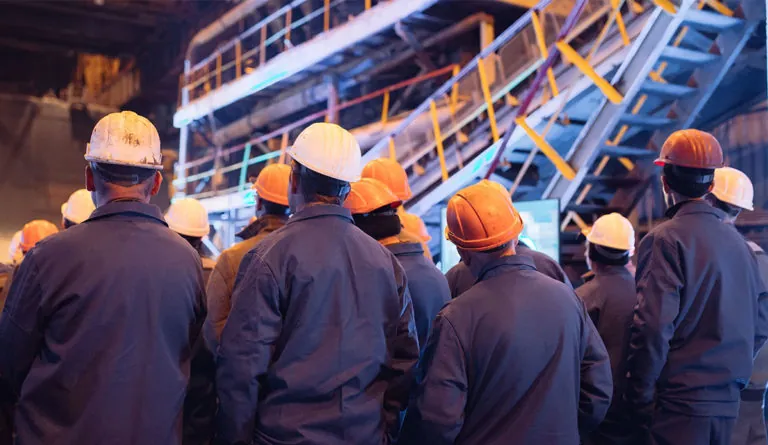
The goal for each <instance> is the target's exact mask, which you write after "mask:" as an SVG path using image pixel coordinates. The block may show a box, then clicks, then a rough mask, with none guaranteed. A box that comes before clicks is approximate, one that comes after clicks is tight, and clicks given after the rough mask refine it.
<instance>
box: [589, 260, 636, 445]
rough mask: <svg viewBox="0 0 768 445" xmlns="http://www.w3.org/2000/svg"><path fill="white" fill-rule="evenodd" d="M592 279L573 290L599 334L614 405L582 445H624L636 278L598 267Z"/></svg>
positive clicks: (621, 269)
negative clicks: (623, 399)
mask: <svg viewBox="0 0 768 445" xmlns="http://www.w3.org/2000/svg"><path fill="white" fill-rule="evenodd" d="M601 267H602V269H600V270H598V271H597V272H596V274H595V276H594V278H593V279H592V280H590V281H589V282H587V283H586V284H584V285H583V286H581V287H579V288H578V289H576V295H578V296H579V298H581V299H582V301H584V305H585V306H586V308H587V312H588V313H589V316H590V318H591V319H592V322H593V323H594V324H595V327H596V328H597V332H598V333H599V334H600V338H602V340H603V343H604V344H605V349H606V351H608V357H609V358H610V361H611V374H612V376H613V404H612V405H611V409H610V410H609V411H608V414H607V415H606V418H605V421H604V422H603V423H602V424H601V425H600V427H599V428H598V430H597V431H595V432H593V433H592V435H591V436H590V441H588V442H587V441H585V443H589V444H591V443H595V444H601V443H615V444H619V443H623V442H620V441H621V440H627V439H628V437H627V433H626V427H625V425H624V424H623V423H622V420H623V419H622V416H623V413H621V412H620V410H619V406H620V403H621V397H622V395H623V394H624V388H625V385H626V360H627V349H628V343H629V328H630V326H631V324H632V314H633V310H634V307H635V302H636V301H637V293H636V291H635V278H634V277H633V276H632V273H631V272H630V271H629V270H628V269H627V268H626V267H625V266H601Z"/></svg>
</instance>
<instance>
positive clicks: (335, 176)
mask: <svg viewBox="0 0 768 445" xmlns="http://www.w3.org/2000/svg"><path fill="white" fill-rule="evenodd" d="M287 152H288V155H289V156H290V157H291V159H293V160H294V161H296V162H298V163H299V164H301V165H303V166H304V167H306V168H308V169H310V170H312V171H313V172H315V173H320V174H321V175H323V176H327V177H329V178H333V179H336V180H339V181H345V182H357V181H359V180H360V177H361V173H358V174H357V175H355V176H352V175H350V176H344V175H340V174H336V173H331V172H329V171H327V170H325V169H321V168H317V167H316V166H313V165H311V163H307V162H305V161H304V159H302V157H301V156H300V155H298V156H297V155H296V152H294V151H293V147H291V148H289V149H288V150H287Z"/></svg>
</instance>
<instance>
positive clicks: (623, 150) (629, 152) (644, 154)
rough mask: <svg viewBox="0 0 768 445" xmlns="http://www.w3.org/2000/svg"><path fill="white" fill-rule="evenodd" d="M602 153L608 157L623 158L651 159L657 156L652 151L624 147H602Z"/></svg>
mask: <svg viewBox="0 0 768 445" xmlns="http://www.w3.org/2000/svg"><path fill="white" fill-rule="evenodd" d="M602 153H603V154H606V155H609V156H614V157H616V156H623V157H627V158H651V157H654V156H657V153H656V152H655V151H653V150H648V149H647V148H639V147H629V146H626V145H604V146H603V147H602Z"/></svg>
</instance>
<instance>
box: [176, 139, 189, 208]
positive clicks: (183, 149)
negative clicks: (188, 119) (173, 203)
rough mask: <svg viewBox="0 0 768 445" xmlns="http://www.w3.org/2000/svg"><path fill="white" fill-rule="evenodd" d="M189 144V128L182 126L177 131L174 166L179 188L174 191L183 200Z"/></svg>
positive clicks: (185, 192) (185, 188) (185, 190)
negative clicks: (177, 152)
mask: <svg viewBox="0 0 768 445" xmlns="http://www.w3.org/2000/svg"><path fill="white" fill-rule="evenodd" d="M188 143H189V126H188V125H184V126H183V127H181V128H180V129H179V161H178V163H177V164H176V182H177V183H178V184H180V187H179V188H177V189H176V196H177V197H179V198H183V197H184V196H185V195H186V194H187V144H188Z"/></svg>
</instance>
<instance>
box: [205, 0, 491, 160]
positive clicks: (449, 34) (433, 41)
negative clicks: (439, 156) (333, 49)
mask: <svg viewBox="0 0 768 445" xmlns="http://www.w3.org/2000/svg"><path fill="white" fill-rule="evenodd" d="M482 23H493V17H492V16H490V15H488V14H486V13H484V12H479V13H476V14H472V15H471V16H469V17H466V18H464V19H463V20H461V21H460V22H458V23H456V24H455V25H452V26H451V27H450V28H448V29H445V30H443V31H440V32H438V33H437V34H435V35H433V36H431V37H429V38H427V39H425V40H424V42H422V47H423V48H424V49H426V48H430V47H432V46H434V45H437V44H440V43H443V42H445V41H446V40H450V39H452V38H455V37H457V36H459V35H461V34H464V33H466V32H468V31H469V30H470V29H472V28H473V27H475V26H477V25H479V24H482ZM415 54H416V51H415V50H413V48H410V47H409V48H408V49H407V50H406V51H402V52H400V53H399V54H398V55H396V56H395V57H394V58H389V59H387V61H386V62H385V63H382V64H377V65H376V66H375V68H374V69H372V70H370V71H368V72H365V73H362V74H360V75H358V76H355V77H354V78H353V79H352V80H351V81H350V82H341V85H340V88H341V89H342V90H343V89H345V88H349V87H352V86H353V85H356V84H358V83H363V82H366V81H368V80H370V79H371V78H372V77H373V76H375V75H376V74H379V73H382V72H385V71H388V70H390V69H392V68H394V67H396V66H398V65H400V64H401V63H403V62H404V61H405V60H407V59H409V58H411V57H413V56H414V55H415ZM357 64H358V62H357V61H353V62H351V63H350V64H348V65H350V66H355V65H357ZM344 68H347V66H346V65H345V67H344ZM339 71H346V69H344V70H339ZM295 89H296V90H298V93H296V94H294V95H293V96H290V97H287V98H286V99H284V100H281V101H279V102H276V103H275V102H272V101H271V103H270V105H268V106H267V107H263V106H261V105H257V106H256V107H255V108H254V110H253V111H252V112H251V113H249V114H248V115H246V116H244V117H242V118H240V119H238V120H236V121H234V122H232V123H231V124H229V125H227V126H225V127H222V128H220V129H219V130H218V131H217V132H216V133H214V136H213V140H214V142H216V143H217V144H220V145H224V144H226V143H227V142H228V141H231V140H233V139H236V138H239V137H242V136H247V135H249V134H250V133H251V132H252V131H253V130H255V129H257V128H259V127H262V126H264V125H266V124H268V123H269V122H272V121H275V120H277V119H280V118H282V117H285V116H288V115H290V114H292V113H294V112H296V111H299V110H301V109H303V108H307V107H309V106H312V105H317V104H319V103H321V102H323V101H325V100H327V99H328V85H327V84H325V83H320V84H316V85H314V86H308V85H306V84H300V85H298V86H297V87H296V88H295Z"/></svg>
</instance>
